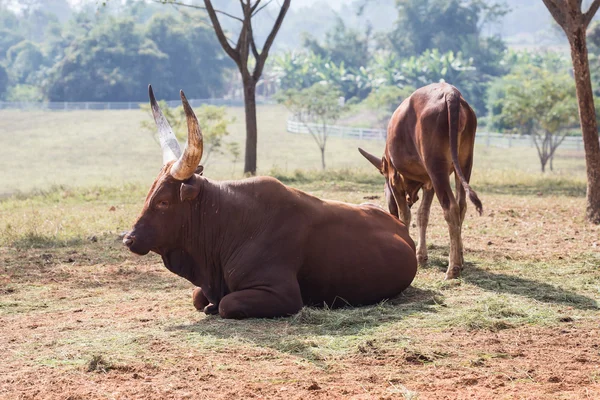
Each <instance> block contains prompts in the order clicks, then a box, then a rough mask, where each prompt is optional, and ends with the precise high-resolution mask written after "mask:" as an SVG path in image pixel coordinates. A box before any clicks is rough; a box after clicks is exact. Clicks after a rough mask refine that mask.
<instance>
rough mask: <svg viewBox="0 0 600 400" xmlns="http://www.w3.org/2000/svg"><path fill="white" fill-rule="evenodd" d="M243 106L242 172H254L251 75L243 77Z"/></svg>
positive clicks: (255, 137)
mask: <svg viewBox="0 0 600 400" xmlns="http://www.w3.org/2000/svg"><path fill="white" fill-rule="evenodd" d="M243 84H244V108H245V114H246V157H245V162H244V174H248V173H249V174H252V175H255V174H256V148H257V140H258V125H257V122H256V82H254V81H253V79H252V78H251V77H248V78H247V79H244V83H243Z"/></svg>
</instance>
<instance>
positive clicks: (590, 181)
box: [567, 26, 600, 224]
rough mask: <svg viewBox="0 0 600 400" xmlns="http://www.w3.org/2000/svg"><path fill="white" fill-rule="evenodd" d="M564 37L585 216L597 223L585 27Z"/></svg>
mask: <svg viewBox="0 0 600 400" xmlns="http://www.w3.org/2000/svg"><path fill="white" fill-rule="evenodd" d="M567 36H568V38H569V43H570V45H571V59H572V61H573V72H574V75H575V88H576V90H577V101H578V103H579V119H580V120H581V130H582V135H583V146H584V149H585V162H586V166H587V207H586V216H587V219H588V220H589V221H590V222H593V223H595V224H600V144H599V143H598V126H597V122H596V111H595V109H594V95H593V92H592V82H591V80H590V66H589V62H588V52H587V45H586V37H585V27H584V26H581V27H579V28H577V29H575V30H574V31H572V32H571V34H569V33H567Z"/></svg>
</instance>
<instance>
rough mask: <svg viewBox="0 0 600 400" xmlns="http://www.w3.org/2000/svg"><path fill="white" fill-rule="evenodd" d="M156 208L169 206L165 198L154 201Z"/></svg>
mask: <svg viewBox="0 0 600 400" xmlns="http://www.w3.org/2000/svg"><path fill="white" fill-rule="evenodd" d="M156 208H160V209H165V208H169V202H168V201H166V200H162V201H159V202H158V203H156Z"/></svg>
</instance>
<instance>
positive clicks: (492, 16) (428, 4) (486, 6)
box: [387, 0, 508, 57]
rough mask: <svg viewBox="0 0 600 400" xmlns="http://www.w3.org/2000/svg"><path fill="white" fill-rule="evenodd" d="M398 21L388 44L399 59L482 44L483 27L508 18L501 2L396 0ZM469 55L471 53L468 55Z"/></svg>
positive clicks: (477, 0) (482, 0) (454, 50)
mask: <svg viewBox="0 0 600 400" xmlns="http://www.w3.org/2000/svg"><path fill="white" fill-rule="evenodd" d="M396 4H397V9H398V20H397V23H396V27H395V29H394V30H392V31H391V32H390V33H389V35H388V37H387V39H388V40H387V45H388V46H390V47H391V48H393V49H394V50H395V52H396V54H398V55H399V56H400V57H406V56H410V55H419V54H421V53H423V52H424V51H425V50H428V49H440V50H442V51H453V52H459V51H463V50H464V48H463V47H464V42H465V41H467V40H474V39H475V44H476V45H479V44H480V40H484V39H483V38H482V37H481V26H482V25H483V23H484V22H486V23H490V22H493V21H495V20H497V19H498V18H500V17H502V16H503V15H505V14H506V13H507V12H508V10H507V8H506V7H505V6H504V5H503V4H502V3H499V2H494V3H491V2H487V1H485V0H397V1H396ZM468 56H470V54H469V55H468Z"/></svg>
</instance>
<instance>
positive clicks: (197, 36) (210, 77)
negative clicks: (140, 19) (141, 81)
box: [146, 12, 232, 98]
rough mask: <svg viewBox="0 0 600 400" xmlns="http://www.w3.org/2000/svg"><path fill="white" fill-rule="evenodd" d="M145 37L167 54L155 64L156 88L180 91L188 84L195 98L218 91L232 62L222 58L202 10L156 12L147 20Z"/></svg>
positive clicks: (173, 91) (163, 90) (153, 70)
mask: <svg viewBox="0 0 600 400" xmlns="http://www.w3.org/2000/svg"><path fill="white" fill-rule="evenodd" d="M146 37H147V38H148V39H150V40H151V41H152V42H153V43H154V44H155V45H156V47H157V49H158V51H159V52H160V53H161V54H164V55H166V57H161V58H160V59H159V60H157V62H156V63H155V64H154V65H153V66H152V77H151V79H152V82H155V83H153V86H154V87H155V88H156V90H157V91H160V92H161V93H177V91H178V90H179V89H181V88H185V92H186V93H187V94H189V96H192V97H196V98H209V97H215V96H216V95H218V94H219V92H220V91H221V88H222V87H223V83H224V76H223V75H224V74H223V71H224V69H225V68H228V67H232V65H231V63H230V62H227V61H228V60H226V59H224V58H223V55H222V51H221V49H220V46H219V43H218V42H217V41H216V39H215V37H214V34H213V32H212V29H211V28H210V26H209V25H208V21H205V20H204V18H202V16H200V15H199V12H194V13H189V12H185V13H181V15H179V16H176V15H173V14H155V15H154V16H153V17H152V18H151V19H150V20H149V22H148V24H147V27H146ZM200 71H201V73H200Z"/></svg>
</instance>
